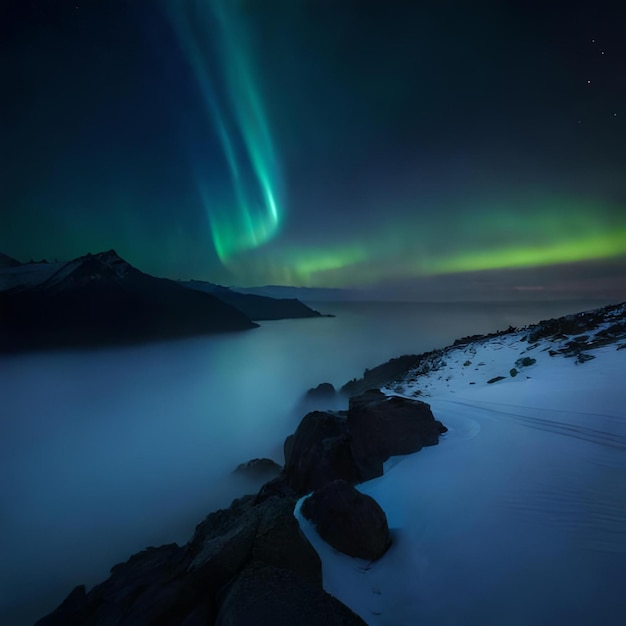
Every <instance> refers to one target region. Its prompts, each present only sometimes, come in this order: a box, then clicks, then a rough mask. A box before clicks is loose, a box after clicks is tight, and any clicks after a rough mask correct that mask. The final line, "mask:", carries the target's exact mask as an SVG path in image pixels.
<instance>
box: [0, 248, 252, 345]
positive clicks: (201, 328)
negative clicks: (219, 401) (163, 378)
mask: <svg viewBox="0 0 626 626" xmlns="http://www.w3.org/2000/svg"><path fill="white" fill-rule="evenodd" d="M255 326H256V324H254V322H252V321H250V319H249V318H248V317H246V316H245V315H244V314H243V313H241V311H239V310H238V309H236V308H234V307H232V306H230V305H229V304H226V303H225V302H223V301H221V300H220V299H218V298H216V297H215V296H212V295H211V294H209V293H202V292H200V291H195V290H192V289H188V288H185V287H183V286H181V285H179V284H177V283H176V282H174V281H172V280H168V279H165V278H155V277H154V276H150V275H149V274H144V273H143V272H141V271H139V270H138V269H136V268H134V267H133V266H132V265H130V264H129V263H127V262H126V261H124V260H123V259H122V258H120V257H119V256H118V255H117V254H116V253H115V251H113V250H109V251H108V252H102V253H99V254H93V255H92V254H88V255H87V256H83V257H79V258H77V259H74V260H73V261H70V262H69V263H66V264H65V265H63V266H62V267H61V268H60V269H59V270H58V271H56V272H55V273H54V274H53V275H52V276H50V277H49V278H48V279H47V280H45V281H44V282H42V283H40V284H38V285H35V286H24V287H16V288H14V289H10V290H8V291H4V292H2V293H0V350H4V351H7V350H8V351H11V350H21V349H37V348H47V347H55V346H90V345H98V344H100V345H108V344H119V343H135V342H144V341H150V340H156V339H165V338H172V337H182V336H190V335H196V334H208V333H217V332H226V331H234V330H244V329H248V328H254V327H255Z"/></svg>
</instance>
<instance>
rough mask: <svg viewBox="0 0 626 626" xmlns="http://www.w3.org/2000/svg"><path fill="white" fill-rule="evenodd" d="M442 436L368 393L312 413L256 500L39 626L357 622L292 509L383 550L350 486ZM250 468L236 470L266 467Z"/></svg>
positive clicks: (404, 408)
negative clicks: (326, 578) (344, 406)
mask: <svg viewBox="0 0 626 626" xmlns="http://www.w3.org/2000/svg"><path fill="white" fill-rule="evenodd" d="M445 431H446V428H445V426H443V424H441V422H439V421H437V420H436V419H435V418H434V416H433V415H432V413H431V411H430V407H429V406H428V405H427V404H426V403H424V402H421V401H418V400H410V399H405V398H400V397H393V396H391V397H389V396H386V395H384V394H383V393H382V392H380V391H379V390H371V391H368V392H367V393H365V394H362V395H360V396H356V397H354V398H351V400H350V405H349V408H348V410H347V411H336V412H330V411H314V412H312V413H309V414H307V415H306V416H305V417H304V418H303V419H302V421H301V422H300V425H299V426H298V428H297V430H296V432H295V433H294V434H293V435H290V436H289V437H288V438H287V440H286V441H285V446H284V449H285V466H284V468H283V469H282V471H281V473H280V475H279V476H278V477H277V478H274V479H272V480H270V481H269V482H267V483H266V484H265V485H264V486H263V487H262V488H261V489H260V491H259V492H258V493H257V494H256V495H250V496H244V497H243V498H239V499H236V500H235V501H233V503H232V504H231V506H230V507H229V508H228V509H223V510H219V511H215V512H214V513H211V514H210V515H208V516H207V517H206V518H205V519H204V520H203V521H202V522H201V523H200V524H199V525H198V526H197V527H196V531H195V533H194V535H193V537H192V538H191V540H190V541H189V543H187V544H186V545H184V546H178V545H177V544H169V545H164V546H160V547H158V548H147V549H145V550H143V551H142V552H139V553H137V554H135V555H133V556H132V557H131V558H130V559H129V560H128V561H126V562H125V563H121V564H118V565H115V566H114V567H113V568H112V569H111V576H110V577H109V578H108V579H107V580H106V581H104V582H103V583H101V584H99V585H96V586H95V587H94V588H93V589H91V590H90V591H89V592H88V591H87V590H86V588H85V587H84V586H83V585H80V586H78V587H76V588H75V589H74V590H73V591H72V592H71V593H70V594H69V595H68V597H67V598H66V599H65V600H64V601H63V603H62V604H61V605H60V606H59V607H58V608H57V609H55V610H54V611H53V612H52V613H50V614H49V615H48V616H46V617H44V618H42V619H41V620H39V621H38V622H37V625H38V626H57V625H58V626H60V625H63V626H71V625H79V624H80V625H88V624H89V625H90V624H93V625H105V624H107V625H109V624H111V625H113V624H119V625H128V626H131V625H132V626H144V625H145V626H148V625H152V626H157V625H173V624H180V625H181V626H195V625H198V626H199V625H200V624H202V625H206V624H217V625H220V626H237V625H242V626H243V625H244V624H246V625H247V624H257V625H263V624H268V625H269V624H273V625H277V624H278V625H280V624H285V625H288V624H289V625H293V624H300V625H302V626H307V625H311V626H313V625H317V624H322V623H324V624H329V625H345V626H348V625H351V624H355V625H356V624H364V622H363V620H362V619H361V618H360V617H358V616H357V615H355V614H354V613H353V612H352V611H351V610H350V609H348V608H347V607H346V606H344V605H343V604H341V603H340V602H339V601H338V600H336V599H335V598H334V597H333V596H331V595H329V594H327V593H326V592H325V591H324V590H323V587H322V569H321V561H320V558H319V556H318V555H317V552H316V551H315V550H314V549H313V547H312V546H311V545H310V543H309V542H308V540H307V539H306V538H305V536H304V534H303V533H302V532H301V530H300V527H299V525H298V522H297V520H296V518H295V517H294V515H293V512H294V508H295V506H296V503H297V502H298V500H299V499H300V498H301V497H302V496H304V495H306V494H308V493H311V492H313V495H312V496H311V497H310V498H308V499H307V500H305V501H304V506H303V514H304V515H305V516H306V517H307V518H309V519H310V520H311V521H313V522H314V523H315V524H316V525H317V527H318V530H319V532H320V535H321V536H322V537H324V539H325V540H326V541H328V543H330V544H331V545H332V546H334V547H335V548H336V549H338V550H340V551H343V552H345V553H346V554H350V555H351V556H356V557H360V558H366V559H369V560H375V559H377V558H380V556H382V555H383V554H384V552H385V551H386V550H387V548H388V547H389V545H390V541H391V539H390V535H389V529H388V527H387V520H386V518H385V514H384V511H382V509H381V508H380V507H379V506H378V504H377V503H376V502H375V501H374V500H373V499H372V498H369V497H368V496H365V495H363V494H361V493H360V492H359V491H357V490H356V489H355V488H354V485H355V484H358V483H359V482H363V481H365V480H370V479H371V478H373V477H375V476H380V475H382V473H383V463H384V461H385V460H387V459H388V458H389V457H390V456H393V455H398V454H408V453H410V452H416V451H418V450H419V449H421V448H422V447H423V446H430V445H436V444H437V443H438V441H439V436H440V435H441V434H443V433H444V432H445ZM267 465H268V464H267V463H265V462H260V463H249V464H245V465H244V466H241V467H240V468H239V471H245V470H251V471H255V470H256V469H259V468H261V469H263V468H264V467H265V466H267Z"/></svg>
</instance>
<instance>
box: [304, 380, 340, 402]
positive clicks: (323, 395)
mask: <svg viewBox="0 0 626 626" xmlns="http://www.w3.org/2000/svg"><path fill="white" fill-rule="evenodd" d="M336 393H337V392H336V390H335V387H334V386H333V385H331V384H330V383H320V384H319V385H318V386H317V387H313V388H312V389H309V390H308V391H307V392H306V397H307V398H309V399H321V400H326V399H328V398H333V397H334V396H335V394H336Z"/></svg>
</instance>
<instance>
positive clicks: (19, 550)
mask: <svg viewBox="0 0 626 626" xmlns="http://www.w3.org/2000/svg"><path fill="white" fill-rule="evenodd" d="M600 304H604V303H597V302H584V303H582V302H567V303H532V304H530V303H524V304H511V303H506V304H503V303H498V304H475V303H473V304H406V303H394V304H388V303H341V304H333V303H323V304H319V305H318V306H317V307H316V308H318V309H319V310H321V311H323V312H329V313H335V314H336V315H337V317H334V318H321V319H307V320H283V321H279V322H267V323H263V324H262V327H261V328H259V329H256V330H253V331H248V332H244V333H237V334H232V335H228V336H220V337H213V338H200V339H192V340H184V341H177V342H169V343H162V344H155V345H150V346H144V347H139V348H127V349H116V350H99V351H93V352H57V353H44V354H35V355H28V356H20V357H12V358H6V357H5V358H2V359H1V360H0V393H1V395H0V397H1V402H2V406H1V409H2V418H1V422H0V481H1V482H0V487H1V492H0V493H1V494H2V495H1V497H2V501H1V505H0V507H1V508H0V548H1V551H2V555H3V558H2V560H1V564H0V623H3V624H14V625H16V626H18V625H19V624H29V623H32V622H33V621H34V619H36V618H37V617H40V616H41V615H43V614H44V613H46V612H48V611H49V610H51V609H52V608H54V606H56V605H57V604H58V603H59V602H60V601H61V600H62V599H63V597H64V596H65V595H66V594H67V593H68V592H69V591H70V590H71V589H72V588H73V586H75V585H76V584H79V583H85V584H87V585H92V584H94V583H96V582H98V581H100V580H102V579H103V578H105V577H106V576H107V573H108V570H109V568H110V567H111V566H112V565H113V564H114V563H116V562H119V561H122V560H126V558H128V556H129V555H130V554H131V553H133V552H135V551H137V550H140V549H142V548H143V547H145V546H146V545H160V544H162V543H167V542H171V541H178V542H185V541H186V540H187V539H188V538H189V536H190V535H191V533H192V532H193V529H194V526H195V524H196V523H198V522H199V521H200V520H201V519H202V518H203V517H204V516H205V515H206V514H207V513H208V512H210V511H211V510H213V509H215V508H217V507H220V506H226V505H228V504H229V502H230V500H231V499H232V497H234V496H236V495H239V494H241V493H242V492H243V491H246V490H251V489H253V488H254V485H246V484H242V483H241V482H235V481H234V479H233V478H232V477H231V476H230V473H231V471H232V469H233V468H234V467H235V466H236V465H237V464H238V463H240V462H242V461H245V460H248V459H250V458H253V457H257V456H270V457H272V458H274V459H276V460H277V461H279V462H282V453H281V449H282V441H283V439H284V437H285V436H286V435H288V434H289V433H290V432H292V431H293V430H294V428H295V426H296V425H297V423H298V420H299V418H300V417H301V414H302V411H303V407H302V406H301V404H300V402H301V398H302V394H303V393H304V392H305V391H306V389H307V388H309V387H311V386H314V385H316V384H317V383H319V382H322V381H329V382H332V383H333V384H335V385H337V386H339V385H341V384H343V383H344V382H346V381H347V380H349V379H351V378H353V377H357V376H360V375H361V374H362V372H363V370H364V368H366V367H372V366H375V365H377V364H379V363H381V362H383V361H385V360H387V359H389V358H391V357H394V356H399V355H401V354H406V353H417V352H423V351H425V350H430V349H432V348H435V347H443V346H445V345H447V344H449V343H450V342H451V341H452V340H454V339H456V338H457V337H460V336H463V335H467V334H474V333H482V332H489V331H495V330H499V329H504V328H506V327H508V326H509V325H510V324H512V325H515V326H519V325H523V324H526V323H531V322H534V321H538V320H539V319H544V318H547V317H553V316H556V315H561V314H564V313H569V312H575V311H578V310H583V309H588V308H592V307H594V306H599V305H600Z"/></svg>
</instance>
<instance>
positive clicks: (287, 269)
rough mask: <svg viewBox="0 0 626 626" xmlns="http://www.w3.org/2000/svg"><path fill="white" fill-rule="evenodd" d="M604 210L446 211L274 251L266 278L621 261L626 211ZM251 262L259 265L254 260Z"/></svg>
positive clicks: (322, 281)
mask: <svg viewBox="0 0 626 626" xmlns="http://www.w3.org/2000/svg"><path fill="white" fill-rule="evenodd" d="M608 208H611V209H614V208H615V207H608ZM608 208H607V206H606V205H602V204H600V203H597V204H594V203H589V204H586V203H581V202H580V201H568V200H567V199H563V198H557V199H555V198H546V199H542V200H541V201H537V202H534V203H533V202H529V203H528V204H527V205H523V204H521V203H520V206H504V207H503V205H502V203H497V202H494V203H493V204H492V205H490V206H488V205H487V203H485V204H483V205H479V208H475V207H474V208H472V209H471V210H466V211H463V212H462V211H456V212H455V211H454V209H452V210H451V213H450V215H456V217H451V218H450V220H449V221H448V222H445V221H443V222H442V221H441V220H435V219H433V220H431V221H427V220H426V219H424V218H413V219H411V218H407V219H404V220H400V221H396V222H393V223H388V224H385V225H384V226H382V227H381V229H380V230H379V231H378V232H376V233H375V234H371V233H369V234H368V233H364V234H359V235H354V237H353V239H352V240H351V241H349V242H347V243H345V244H334V245H333V244H329V245H327V246H324V245H318V246H315V247H314V246H300V247H293V246H290V247H288V248H280V247H278V248H277V249H276V250H275V251H274V255H273V257H272V263H271V264H269V265H268V266H267V271H266V273H267V274H269V275H270V276H272V277H276V278H278V279H279V280H283V281H287V282H289V283H290V284H295V285H300V286H317V287H345V286H371V285H375V284H381V283H384V282H385V281H386V280H389V279H392V280H393V279H407V278H414V277H427V276H440V275H444V274H462V273H466V272H479V271H489V270H513V269H521V268H535V267H547V266H552V265H559V264H565V263H575V262H580V261H596V260H607V259H614V258H618V257H622V256H626V212H624V217H623V218H622V219H621V220H615V219H614V218H610V216H611V215H613V216H614V215H616V214H618V213H617V212H616V211H614V210H613V211H609V210H608ZM255 262H256V263H257V264H258V263H262V261H261V260H260V259H258V258H257V257H255ZM241 269H242V272H245V268H241ZM270 280H271V279H270ZM265 282H268V281H267V280H265Z"/></svg>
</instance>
